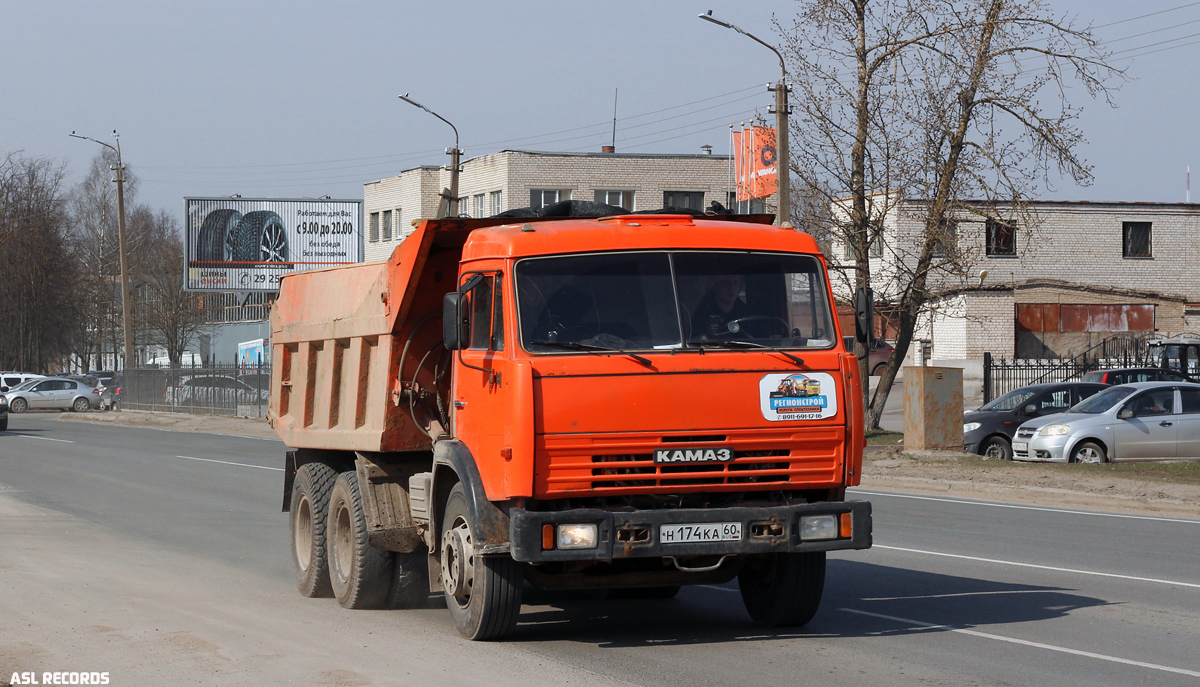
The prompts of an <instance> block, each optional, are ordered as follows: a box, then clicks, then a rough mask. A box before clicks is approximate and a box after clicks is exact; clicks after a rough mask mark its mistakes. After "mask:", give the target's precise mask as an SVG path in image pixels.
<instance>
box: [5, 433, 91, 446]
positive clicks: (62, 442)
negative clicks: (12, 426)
mask: <svg viewBox="0 0 1200 687" xmlns="http://www.w3.org/2000/svg"><path fill="white" fill-rule="evenodd" d="M9 434H11V435H13V436H17V437H25V438H26V439H39V440H41V441H57V442H59V443H60V444H73V443H75V442H74V441H71V440H70V439H51V438H50V437H39V436H35V435H33V434H21V433H20V432H9Z"/></svg>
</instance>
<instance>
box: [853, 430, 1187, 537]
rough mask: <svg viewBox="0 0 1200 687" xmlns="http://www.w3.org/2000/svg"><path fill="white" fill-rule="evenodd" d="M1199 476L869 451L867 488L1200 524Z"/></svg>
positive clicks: (1158, 467) (1169, 467)
mask: <svg viewBox="0 0 1200 687" xmlns="http://www.w3.org/2000/svg"><path fill="white" fill-rule="evenodd" d="M1197 475H1200V464H1197V463H1155V464H1117V465H1066V464H1063V465H1058V464H1043V463H1018V462H1008V461H993V460H985V459H983V458H982V457H981V456H973V455H967V454H962V453H955V452H950V451H928V452H918V453H904V452H902V451H900V450H898V449H895V448H891V447H885V446H868V447H867V450H866V452H865V453H864V455H863V480H862V485H861V488H862V489H866V490H870V489H880V490H886V491H899V492H906V493H912V494H931V495H939V496H961V497H964V498H976V499H987V500H992V501H1011V502H1016V503H1028V504H1036V505H1042V506H1049V507H1063V508H1079V509H1086V510H1101V511H1110V512H1119V513H1138V514H1143V515H1158V516H1163V517H1181V518H1194V519H1200V483H1197V481H1196V477H1197Z"/></svg>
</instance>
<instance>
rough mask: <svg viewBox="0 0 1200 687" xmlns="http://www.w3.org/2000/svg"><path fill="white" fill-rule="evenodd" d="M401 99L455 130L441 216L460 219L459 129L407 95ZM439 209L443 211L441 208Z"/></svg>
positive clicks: (448, 151)
mask: <svg viewBox="0 0 1200 687" xmlns="http://www.w3.org/2000/svg"><path fill="white" fill-rule="evenodd" d="M399 97H400V99H401V100H403V101H404V102H406V103H408V104H409V105H412V106H413V107H419V108H421V109H422V110H425V111H426V112H428V113H429V114H431V115H433V116H434V117H437V118H438V119H440V120H442V121H443V122H445V123H447V124H450V128H451V129H454V147H453V148H451V149H449V150H447V151H446V154H447V155H449V156H450V188H449V189H444V190H443V191H442V198H443V199H444V200H445V201H446V211H445V212H444V213H441V214H442V217H458V167H459V161H460V160H461V159H462V152H463V151H462V150H460V149H459V147H458V127H456V126H454V125H453V124H451V123H450V120H449V119H446V118H445V117H443V116H441V115H440V114H438V113H436V112H434V111H433V110H431V109H429V108H428V107H425V106H424V105H422V104H421V103H418V102H417V101H415V100H413V99H412V98H409V97H408V94H407V93H405V94H404V95H402V96H399ZM439 205H440V204H439ZM438 209H439V210H441V208H440V207H439V208H438Z"/></svg>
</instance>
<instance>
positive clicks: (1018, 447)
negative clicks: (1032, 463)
mask: <svg viewBox="0 0 1200 687" xmlns="http://www.w3.org/2000/svg"><path fill="white" fill-rule="evenodd" d="M1013 450H1014V451H1028V450H1029V444H1027V443H1025V442H1024V441H1016V442H1013Z"/></svg>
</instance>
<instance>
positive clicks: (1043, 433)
mask: <svg viewBox="0 0 1200 687" xmlns="http://www.w3.org/2000/svg"><path fill="white" fill-rule="evenodd" d="M1070 433H1071V427H1070V425H1046V426H1045V427H1043V428H1041V429H1039V430H1038V436H1039V437H1060V436H1063V435H1064V434H1070Z"/></svg>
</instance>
